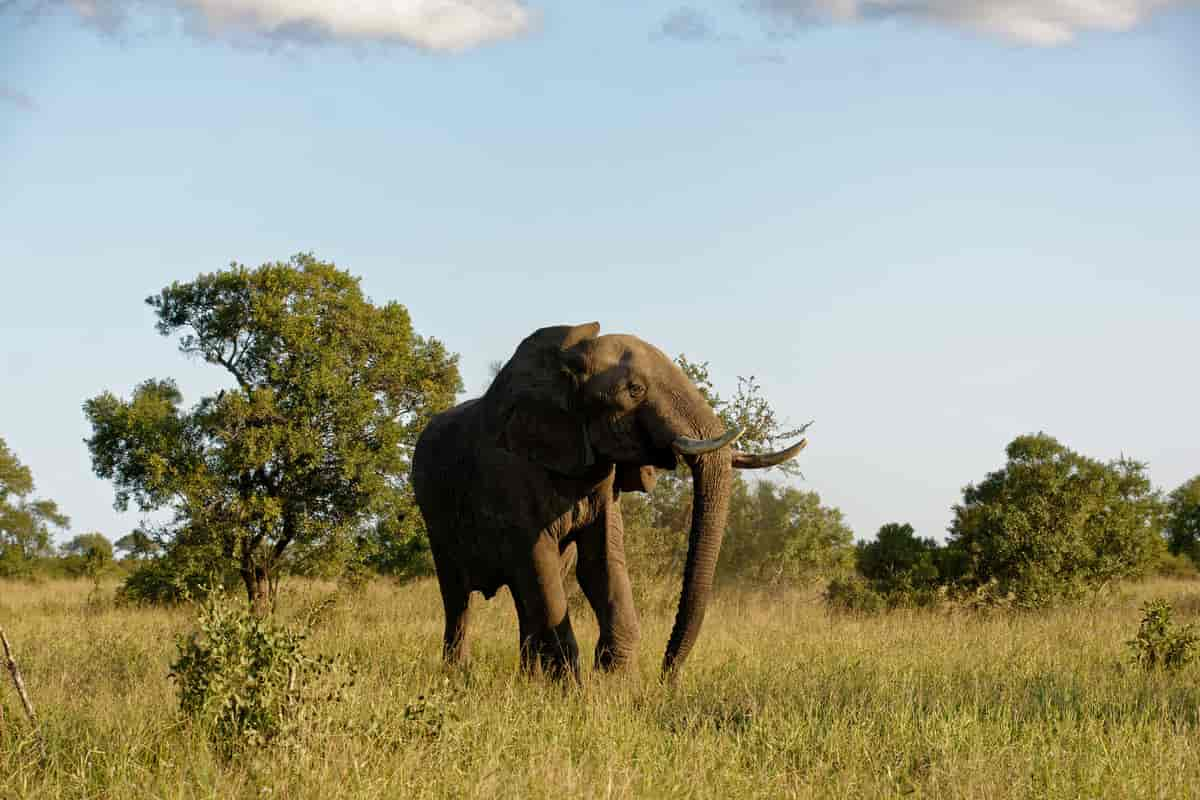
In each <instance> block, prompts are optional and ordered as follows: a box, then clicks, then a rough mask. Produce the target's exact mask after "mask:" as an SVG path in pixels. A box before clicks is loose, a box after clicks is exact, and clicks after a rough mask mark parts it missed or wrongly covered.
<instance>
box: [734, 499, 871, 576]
mask: <svg viewBox="0 0 1200 800" xmlns="http://www.w3.org/2000/svg"><path fill="white" fill-rule="evenodd" d="M853 544H854V534H853V532H852V531H851V530H850V528H849V527H848V526H847V525H846V523H845V522H844V521H843V519H842V512H841V511H840V510H838V509H836V508H831V507H828V506H823V505H821V497H820V495H818V494H817V493H816V492H804V491H801V490H799V489H795V488H792V487H790V486H780V485H777V484H774V483H771V482H769V481H757V482H755V483H754V484H748V483H747V482H746V481H745V480H742V479H741V477H740V476H738V480H736V481H735V482H734V487H733V492H732V495H731V496H730V503H729V523H728V527H727V529H726V535H725V544H724V545H723V547H722V548H721V557H720V561H719V562H718V567H717V568H718V571H719V572H721V573H722V574H724V575H736V576H738V577H739V578H742V579H751V580H754V581H756V582H758V583H765V584H771V585H779V584H783V583H789V584H793V585H795V584H800V583H804V582H807V581H811V580H815V579H816V578H820V577H830V576H835V575H842V574H846V573H848V572H849V571H850V570H851V568H852V567H853V563H854V546H853Z"/></svg>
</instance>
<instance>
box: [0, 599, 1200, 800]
mask: <svg viewBox="0 0 1200 800" xmlns="http://www.w3.org/2000/svg"><path fill="white" fill-rule="evenodd" d="M112 588H113V587H111V586H109V587H105V588H104V589H102V591H101V592H100V593H99V594H95V593H93V590H92V586H91V584H90V583H88V582H45V583H40V584H27V583H4V582H0V626H3V628H4V629H5V631H6V632H7V633H8V636H9V639H10V640H11V641H12V643H13V646H14V648H15V650H16V655H17V657H18V659H19V661H20V663H21V666H22V668H23V671H24V674H25V680H26V683H27V684H28V687H29V691H30V693H31V695H32V698H33V701H34V703H35V705H36V707H37V711H38V713H39V715H40V716H41V719H42V725H43V729H44V735H45V740H46V747H47V753H48V756H47V759H46V760H45V761H44V762H41V763H39V761H38V760H37V758H36V757H35V755H34V754H33V751H32V750H31V749H30V748H29V747H28V744H29V742H28V739H27V738H23V734H24V731H25V730H26V729H27V726H26V725H25V724H24V720H23V719H22V717H21V712H20V707H19V705H18V702H17V699H16V695H15V692H13V691H12V687H11V685H10V684H9V683H8V682H7V675H0V677H2V678H4V681H5V682H4V683H3V684H2V685H0V702H2V703H3V706H4V712H5V717H4V721H3V722H0V798H4V800H8V799H9V798H35V797H36V798H45V799H47V800H50V799H52V798H59V797H89V798H93V797H96V798H150V797H153V798H160V797H162V798H200V797H206V798H208V797H220V798H251V797H254V798H268V797H269V798H322V800H332V799H333V798H367V797H371V798H375V797H379V798H391V797H396V798H401V797H402V798H425V797H456V798H457V797H480V798H493V797H548V796H556V797H561V796H571V797H584V798H590V797H638V798H647V797H737V798H743V797H763V798H767V797H770V798H778V797H855V798H860V797H894V796H898V795H907V796H911V797H939V798H941V797H963V798H993V797H994V798H1001V797H1039V798H1058V797H1061V798H1077V797H1113V798H1129V797H1180V798H1182V797H1192V796H1195V794H1196V791H1197V787H1198V786H1200V757H1198V756H1200V736H1197V732H1198V731H1197V729H1198V727H1200V719H1198V715H1200V685H1198V681H1197V678H1200V667H1197V666H1195V665H1193V666H1191V667H1188V668H1185V669H1184V670H1183V671H1181V672H1179V673H1176V674H1148V673H1143V672H1141V671H1140V670H1138V669H1137V668H1135V667H1133V666H1132V665H1131V664H1130V663H1129V661H1128V655H1127V654H1128V650H1127V648H1126V646H1125V641H1126V640H1128V639H1130V638H1131V637H1132V636H1133V635H1134V633H1135V632H1136V630H1137V624H1138V620H1139V618H1140V611H1139V605H1140V603H1141V602H1142V601H1143V600H1146V599H1149V598H1152V597H1166V598H1168V599H1171V600H1172V601H1173V602H1174V603H1175V605H1176V608H1177V613H1178V614H1179V616H1180V617H1181V619H1183V620H1187V619H1191V618H1194V617H1195V615H1196V613H1197V612H1198V611H1200V585H1198V584H1195V583H1188V582H1183V581H1169V580H1165V579H1160V580H1157V581H1152V582H1149V583H1145V584H1141V585H1136V586H1131V587H1128V588H1127V589H1125V590H1123V591H1121V592H1118V593H1116V595H1115V596H1111V597H1109V598H1108V599H1106V600H1105V601H1104V602H1103V603H1101V604H1098V605H1094V606H1090V607H1076V608H1071V609H1063V610H1059V611H1053V612H1049V613H1045V614H1040V615H1036V616H1034V615H1021V614H987V615H979V614H972V613H964V612H956V613H945V612H912V613H908V612H905V613H894V614H890V615H884V616H878V617H870V618H848V617H844V616H831V615H829V614H827V613H826V612H825V610H824V608H823V606H822V605H821V603H820V600H819V597H818V595H817V594H816V593H815V592H814V591H812V590H807V591H787V592H782V593H774V594H763V593H754V592H740V591H728V590H726V591H723V592H722V593H720V594H719V595H718V597H717V598H716V601H715V603H714V604H713V606H711V607H710V610H709V612H708V618H707V620H706V622H705V627H704V631H703V633H702V634H701V638H700V640H699V643H698V645H697V647H696V650H695V652H694V653H693V655H692V658H691V660H690V661H689V663H688V665H687V669H686V672H685V674H684V676H683V678H682V680H681V682H680V684H679V685H678V686H677V687H674V688H669V687H665V686H663V685H662V684H660V683H659V682H658V681H657V669H658V666H659V660H660V659H661V656H662V649H663V647H664V646H665V643H666V640H667V634H668V633H669V630H670V623H671V619H672V616H673V603H674V601H675V598H676V592H677V586H676V584H675V583H673V582H663V583H661V584H657V585H652V586H650V587H649V588H648V589H645V590H643V591H642V592H641V597H640V600H641V604H642V612H643V636H644V640H643V648H642V654H641V663H640V665H639V666H640V680H620V679H614V678H611V677H604V676H600V675H596V674H594V673H591V672H588V673H587V674H586V675H585V678H584V685H583V686H582V687H581V688H580V689H578V690H563V689H562V688H560V687H558V686H556V685H553V684H549V683H547V682H545V681H543V680H540V679H530V678H526V677H522V676H521V675H519V674H518V671H517V651H516V620H515V615H514V613H513V611H512V606H511V602H510V601H509V599H508V598H507V596H506V595H505V594H504V593H502V594H501V595H500V596H498V597H497V598H495V599H494V600H492V601H491V602H484V601H482V600H479V602H478V604H477V605H476V606H475V617H474V619H473V621H472V640H473V647H474V652H473V662H472V664H471V667H470V669H469V670H467V671H466V672H448V671H446V670H444V669H443V668H442V666H441V664H440V663H439V650H440V646H441V645H440V643H441V638H440V637H441V625H442V620H441V604H440V601H439V598H438V594H437V587H436V584H435V583H434V582H432V581H421V582H418V583H415V584H410V585H407V586H397V585H395V584H392V583H389V582H386V581H383V580H376V581H374V582H372V583H371V584H369V585H368V586H367V587H366V588H364V589H362V590H361V591H360V592H358V593H357V594H344V593H343V594H342V595H340V596H339V600H338V601H337V604H336V605H335V606H333V607H332V609H330V610H328V611H327V612H326V613H325V615H324V616H323V617H322V618H321V619H320V621H319V622H318V623H317V625H316V628H315V630H314V633H313V636H312V638H311V639H310V640H309V641H308V645H309V647H310V649H311V650H313V651H316V652H320V653H324V654H329V655H337V656H340V657H341V658H342V659H343V660H344V661H345V662H347V663H348V664H350V665H352V666H353V667H354V668H355V669H356V670H357V678H356V681H355V683H354V685H353V686H351V687H350V688H349V690H348V691H347V692H346V694H345V697H344V699H343V700H342V701H341V702H340V703H338V704H336V705H334V706H332V708H331V710H329V711H328V712H324V713H322V714H321V715H320V716H318V717H317V718H316V719H314V720H313V721H312V723H311V724H310V725H309V726H308V727H307V729H306V730H307V733H306V735H305V737H304V738H303V739H302V740H301V741H300V742H299V743H298V744H297V745H296V746H293V747H287V748H274V749H269V750H264V751H260V752H257V753H252V754H249V755H247V756H244V757H242V758H238V759H235V760H233V761H230V762H226V761H223V760H222V758H221V757H220V756H219V755H218V753H217V752H216V751H215V750H213V749H212V748H211V747H210V745H209V744H208V743H207V742H206V741H205V740H204V738H203V737H202V736H201V735H200V734H199V733H198V732H197V731H195V730H193V729H192V728H191V726H189V725H188V724H186V723H185V722H183V721H182V720H181V719H180V718H179V716H178V713H177V708H178V703H177V699H176V695H175V687H174V685H173V683H172V681H171V680H170V679H169V678H168V677H167V673H168V665H169V664H170V663H171V661H172V660H173V658H174V656H175V643H174V634H176V633H179V632H183V631H186V630H188V629H189V628H190V626H191V624H192V620H193V612H192V611H191V610H189V609H187V608H180V609H174V610H158V609H137V608H121V607H117V606H115V605H114V604H113V603H112V600H111V595H112ZM333 591H335V587H334V586H333V585H331V584H320V583H305V582H299V581H294V582H291V583H286V582H285V584H284V586H283V592H284V595H283V602H282V606H281V608H280V611H279V615H280V616H281V617H282V618H284V619H296V618H298V617H300V616H301V615H302V614H303V613H304V612H305V610H306V609H309V608H311V607H312V606H313V605H314V604H316V603H317V602H318V601H319V600H320V599H321V598H322V597H325V596H328V595H329V594H330V593H332V592H333ZM574 616H575V624H576V630H577V632H578V634H579V638H580V644H581V648H589V647H590V645H591V644H592V643H594V642H595V637H596V630H595V626H594V624H593V623H592V621H591V620H590V619H589V618H588V615H587V614H585V613H583V609H582V608H576V609H575V611H574ZM419 697H423V698H424V699H423V700H418V698H419ZM406 709H407V713H406Z"/></svg>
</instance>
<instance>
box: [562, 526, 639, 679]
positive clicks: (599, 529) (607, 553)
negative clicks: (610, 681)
mask: <svg viewBox="0 0 1200 800" xmlns="http://www.w3.org/2000/svg"><path fill="white" fill-rule="evenodd" d="M578 542H579V565H578V567H577V568H576V575H577V576H578V578H579V585H580V587H581V588H582V589H583V593H584V595H586V596H587V599H588V602H589V603H590V604H591V606H592V610H593V611H595V612H596V621H597V623H598V624H599V626H600V638H599V640H598V641H597V642H596V661H595V664H596V669H602V670H606V671H611V670H624V669H628V668H630V667H632V666H633V664H634V663H635V661H636V658H637V644H638V639H640V638H641V627H640V626H639V624H638V615H637V609H636V608H635V607H634V605H633V587H632V586H631V585H630V583H629V572H628V571H627V570H626V568H625V532H624V524H623V522H622V520H621V510H620V508H618V507H617V506H616V504H615V503H614V504H612V505H610V506H609V507H608V509H607V511H606V512H605V513H603V514H601V515H600V519H598V520H597V521H596V522H595V523H593V524H592V525H591V526H589V527H588V528H587V529H586V530H583V531H580V532H579V536H578Z"/></svg>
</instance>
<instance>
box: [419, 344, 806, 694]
mask: <svg viewBox="0 0 1200 800" xmlns="http://www.w3.org/2000/svg"><path fill="white" fill-rule="evenodd" d="M599 332H600V325H599V323H596V322H592V323H588V324H584V325H575V326H567V325H560V326H554V327H547V328H541V329H540V330H537V331H535V332H534V333H533V334H531V335H530V336H529V337H527V338H526V339H525V340H524V341H522V342H521V344H520V345H519V346H518V347H517V350H516V352H515V353H514V354H513V356H512V358H511V359H509V361H508V363H506V364H505V365H504V367H503V368H502V369H501V370H500V372H499V373H498V374H497V375H496V377H495V379H494V380H493V381H492V384H491V386H490V387H489V388H488V390H487V392H486V393H485V394H484V395H483V396H482V397H479V398H477V399H474V400H468V401H466V402H464V403H462V404H460V405H458V406H455V407H454V408H452V409H450V410H448V411H445V412H443V413H441V414H438V415H436V416H435V417H434V418H433V420H432V421H431V422H430V423H429V425H428V427H427V428H426V429H425V431H424V432H423V433H422V434H421V437H420V439H419V440H418V442H417V446H416V451H415V452H414V455H413V462H412V486H413V490H414V492H415V494H416V500H417V504H418V506H419V507H420V509H421V513H422V515H423V516H424V518H425V523H426V527H427V529H428V531H429V542H430V546H431V549H432V551H433V559H434V565H435V567H436V568H437V576H438V583H439V586H440V588H441V593H442V602H443V605H444V607H445V612H446V628H445V635H444V641H443V655H444V657H445V658H446V660H447V661H449V662H451V663H457V662H461V661H462V660H464V659H465V658H466V657H467V654H468V644H467V640H466V633H467V617H468V598H469V596H470V593H471V592H472V591H480V592H482V593H483V594H484V595H485V596H486V597H488V598H490V597H492V596H493V595H494V594H495V593H496V591H497V590H498V589H499V588H500V587H501V586H505V585H507V586H508V587H509V589H510V591H511V592H512V596H513V599H514V602H515V605H516V610H517V616H518V620H519V626H520V648H521V650H520V651H521V663H522V665H523V666H524V667H525V668H527V669H528V668H532V667H534V666H535V665H540V666H541V667H542V668H543V669H545V670H546V671H547V672H548V673H551V674H554V675H557V676H574V677H576V678H578V675H579V648H578V646H577V644H576V642H575V635H574V633H573V632H572V630H571V621H570V618H569V617H568V614H567V597H566V593H565V591H564V588H563V575H562V572H563V569H562V567H563V560H564V557H565V554H566V553H567V552H568V549H569V548H571V546H572V545H574V548H573V549H574V552H575V553H576V554H577V558H578V561H577V565H576V576H577V578H578V580H579V585H580V587H581V588H582V589H583V592H584V595H585V596H586V597H587V600H588V602H589V604H590V605H591V607H592V609H593V610H594V611H595V614H596V618H597V621H598V622H599V628H600V637H599V641H598V642H597V644H596V653H595V665H596V667H597V668H598V669H604V670H612V669H620V668H624V667H627V666H629V665H630V664H631V663H632V662H633V660H634V655H635V651H636V647H637V642H638V638H639V631H638V617H637V611H636V610H635V608H634V605H633V595H632V592H631V589H630V583H629V575H628V573H627V572H626V568H625V552H624V542H623V528H622V522H621V510H620V505H619V503H618V502H617V498H618V496H619V494H620V492H622V491H643V492H645V491H649V490H650V489H651V488H652V487H653V485H654V480H655V475H654V470H655V469H656V468H657V469H673V468H674V467H675V465H676V459H677V457H682V458H683V459H684V460H685V462H686V463H687V464H688V466H689V467H690V468H691V471H692V477H693V485H694V488H693V493H694V495H693V496H694V502H693V511H692V527H691V535H690V537H689V539H688V553H687V561H686V565H685V568H684V573H683V590H682V593H681V596H680V599H679V607H678V611H677V613H676V617H675V623H674V627H673V629H672V631H671V638H670V642H669V643H668V645H667V650H666V655H665V657H664V659H663V672H664V674H665V675H667V676H668V677H671V676H674V675H675V674H676V673H677V671H678V670H679V669H680V667H681V666H682V665H683V663H684V661H685V659H686V658H687V656H688V653H689V651H690V650H691V649H692V645H693V643H694V642H695V640H696V636H697V634H698V633H699V631H700V625H701V622H702V621H703V619H704V611H705V606H706V605H707V602H708V597H709V593H710V590H711V588H712V580H713V570H714V568H715V566H716V562H717V554H718V552H719V550H720V547H721V537H722V534H723V533H724V529H725V522H726V517H727V514H728V509H729V502H728V501H729V492H730V488H731V485H732V469H733V468H734V467H740V468H757V467H768V466H773V465H774V464H778V463H781V462H782V461H785V460H787V459H789V458H792V457H794V456H795V455H796V454H797V453H798V452H799V451H800V449H801V448H803V447H804V444H805V442H804V440H801V441H800V442H799V443H797V444H796V445H793V446H792V447H790V448H788V449H787V450H784V451H781V452H779V453H773V454H767V455H747V454H743V453H739V452H737V451H734V450H733V449H732V448H730V447H729V445H730V444H731V443H732V442H733V441H734V440H735V439H737V437H738V436H739V435H740V431H738V430H732V431H724V430H723V425H722V423H721V421H720V419H719V418H718V417H717V415H716V414H715V413H714V412H713V410H712V408H711V407H710V406H709V404H708V403H707V402H706V401H705V399H704V397H703V395H701V394H700V392H699V391H698V390H697V389H696V387H695V386H694V385H693V384H692V383H691V381H690V380H688V378H687V376H686V375H684V373H683V371H682V370H681V369H680V368H679V367H678V366H676V365H675V364H674V363H673V362H672V361H671V359H670V358H668V357H667V356H666V355H664V354H663V353H662V352H661V351H660V350H658V349H657V348H655V347H653V346H652V345H650V344H647V343H646V342H644V341H642V340H640V339H638V338H636V337H634V336H627V335H605V336H600V335H599Z"/></svg>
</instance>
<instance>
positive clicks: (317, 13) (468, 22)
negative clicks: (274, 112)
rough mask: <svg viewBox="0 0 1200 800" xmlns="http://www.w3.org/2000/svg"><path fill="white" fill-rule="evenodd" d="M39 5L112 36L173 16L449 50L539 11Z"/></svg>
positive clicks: (522, 22)
mask: <svg viewBox="0 0 1200 800" xmlns="http://www.w3.org/2000/svg"><path fill="white" fill-rule="evenodd" d="M17 2H20V0H17ZM26 5H28V4H26ZM35 5H40V6H46V5H59V6H62V5H65V6H66V7H67V8H69V9H71V10H72V11H73V12H74V13H75V14H76V15H78V16H79V17H80V18H81V19H83V20H84V21H85V22H86V23H87V24H89V25H92V26H94V27H97V28H99V29H101V30H105V31H108V32H118V31H122V30H124V29H125V28H126V27H129V26H133V25H137V24H139V23H142V22H143V21H145V20H147V19H148V18H152V17H155V16H160V15H162V14H164V13H166V14H168V15H174V16H176V17H179V18H181V19H182V20H183V21H184V22H185V24H186V25H187V27H188V28H189V29H190V30H194V31H202V32H204V33H207V34H209V35H212V36H217V37H220V36H234V37H236V36H245V35H247V34H249V35H251V36H258V37H262V38H265V39H271V40H295V41H312V40H336V41H346V42H363V41H374V42H397V43H403V44H408V45H413V46H415V47H421V48H424V49H427V50H437V51H447V52H455V51H459V50H466V49H469V48H472V47H476V46H478V45H482V44H486V43H488V42H494V41H498V40H501V39H508V38H511V37H514V36H518V35H520V34H522V33H524V32H526V31H528V30H529V29H530V28H531V27H532V26H533V24H534V14H533V12H532V11H530V10H529V8H528V7H527V6H526V5H525V4H524V3H523V2H522V1H521V0H41V2H40V3H35Z"/></svg>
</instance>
